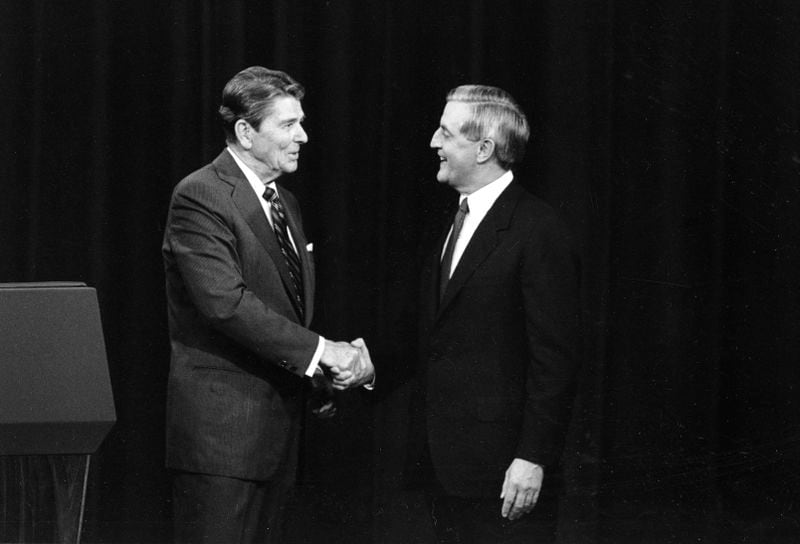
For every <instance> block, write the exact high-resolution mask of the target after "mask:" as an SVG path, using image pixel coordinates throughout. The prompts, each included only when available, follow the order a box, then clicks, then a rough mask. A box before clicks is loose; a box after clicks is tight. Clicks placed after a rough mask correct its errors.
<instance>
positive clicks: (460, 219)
mask: <svg viewBox="0 0 800 544" xmlns="http://www.w3.org/2000/svg"><path fill="white" fill-rule="evenodd" d="M468 213H469V204H467V199H466V198H465V199H464V200H462V201H461V205H460V206H459V207H458V210H457V211H456V216H455V219H453V232H452V233H451V234H450V239H449V240H448V241H447V247H446V248H445V250H444V256H443V257H442V267H441V269H440V273H439V300H440V301H441V300H442V299H443V298H444V292H445V289H447V282H448V281H449V280H450V267H451V266H452V263H453V250H454V249H455V247H456V242H457V241H458V235H459V234H461V227H462V226H463V225H464V217H466V215H467V214H468Z"/></svg>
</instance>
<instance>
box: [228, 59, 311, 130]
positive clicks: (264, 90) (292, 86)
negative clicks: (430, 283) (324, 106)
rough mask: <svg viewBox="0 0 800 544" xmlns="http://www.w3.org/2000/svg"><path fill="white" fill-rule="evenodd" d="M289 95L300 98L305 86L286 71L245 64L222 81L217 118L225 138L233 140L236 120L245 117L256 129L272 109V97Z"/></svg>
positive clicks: (273, 101)
mask: <svg viewBox="0 0 800 544" xmlns="http://www.w3.org/2000/svg"><path fill="white" fill-rule="evenodd" d="M282 96H292V97H294V98H296V99H297V100H303V97H304V96H305V89H303V86H302V85H300V84H299V83H298V82H297V81H295V80H294V79H292V77H291V76H289V74H287V73H285V72H281V71H279V70H270V69H268V68H264V67H263V66H251V67H250V68H245V69H244V70H242V71H241V72H239V73H238V74H236V75H235V76H233V77H232V78H231V79H230V81H228V83H227V84H226V85H225V88H224V89H223V90H222V105H221V106H220V107H219V110H218V112H219V118H220V120H221V121H222V128H223V129H224V130H225V139H226V140H227V141H228V142H229V143H235V142H236V131H235V129H234V126H235V125H236V121H238V120H239V119H244V120H245V121H247V122H248V123H249V124H250V126H252V127H253V128H255V129H256V130H258V128H259V127H260V126H261V122H262V121H263V120H264V118H265V117H267V116H269V114H270V113H272V106H273V104H274V103H275V100H276V99H278V98H280V97H282Z"/></svg>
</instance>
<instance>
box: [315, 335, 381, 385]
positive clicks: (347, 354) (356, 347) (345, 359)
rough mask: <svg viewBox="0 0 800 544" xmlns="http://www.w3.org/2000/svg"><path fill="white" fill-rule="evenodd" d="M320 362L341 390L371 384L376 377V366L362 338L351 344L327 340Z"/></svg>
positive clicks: (324, 370)
mask: <svg viewBox="0 0 800 544" xmlns="http://www.w3.org/2000/svg"><path fill="white" fill-rule="evenodd" d="M319 364H320V368H322V370H323V372H324V373H325V374H326V375H327V376H328V377H329V378H330V380H331V382H332V385H333V388H334V389H338V390H340V391H342V390H344V389H350V388H353V387H358V386H360V385H367V384H370V383H372V381H373V380H374V378H375V367H374V366H372V359H370V356H369V350H368V349H367V345H366V344H365V343H364V340H363V339H362V338H357V339H355V340H353V341H352V342H350V343H349V344H348V343H347V342H332V341H330V340H326V341H325V349H324V351H323V352H322V357H321V358H320V360H319Z"/></svg>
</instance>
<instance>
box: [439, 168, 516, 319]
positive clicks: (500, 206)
mask: <svg viewBox="0 0 800 544" xmlns="http://www.w3.org/2000/svg"><path fill="white" fill-rule="evenodd" d="M521 191H522V190H521V189H520V188H519V187H518V186H517V185H516V184H515V183H512V184H511V185H509V186H508V187H507V188H506V189H505V190H504V191H503V192H502V193H500V196H499V197H497V200H495V202H494V204H493V205H492V207H491V208H490V209H489V212H488V213H487V214H486V216H485V217H484V218H483V221H481V224H480V225H479V226H478V228H477V230H476V231H475V233H474V234H473V235H472V239H470V241H469V244H467V247H466V249H465V250H464V253H463V254H462V255H461V259H460V260H459V261H458V264H457V265H456V269H455V270H454V271H453V276H452V277H451V278H450V281H449V282H448V283H447V290H446V291H445V293H444V298H443V299H442V302H441V304H440V305H439V310H438V312H437V314H436V315H437V318H438V317H439V316H441V315H442V311H443V310H445V309H446V308H447V306H449V305H450V303H451V302H452V301H453V299H454V298H455V297H456V296H457V295H458V293H459V292H460V291H461V290H462V289H463V288H464V287H465V285H466V284H467V282H468V281H469V279H470V277H472V274H473V273H474V272H475V270H476V269H477V268H478V266H480V265H481V263H483V261H485V260H486V258H487V257H488V256H489V255H490V254H491V253H492V251H493V250H494V248H495V247H497V244H498V241H499V239H500V234H499V233H500V232H501V231H503V230H507V229H508V226H509V224H510V223H511V218H512V216H513V214H514V208H515V207H516V205H517V202H518V201H519V198H520V195H521V194H522V193H521ZM439 250H441V247H440V248H439Z"/></svg>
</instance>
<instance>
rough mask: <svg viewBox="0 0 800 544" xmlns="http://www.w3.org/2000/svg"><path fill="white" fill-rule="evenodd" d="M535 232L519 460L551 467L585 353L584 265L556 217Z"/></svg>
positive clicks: (528, 253)
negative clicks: (582, 336)
mask: <svg viewBox="0 0 800 544" xmlns="http://www.w3.org/2000/svg"><path fill="white" fill-rule="evenodd" d="M533 232H534V234H533V235H532V236H531V238H530V239H529V240H528V242H527V244H526V247H525V251H524V256H523V262H522V264H521V272H520V274H521V278H520V279H521V286H522V295H523V303H524V311H525V320H526V334H527V336H528V349H529V354H530V368H529V372H528V376H527V383H526V400H525V410H524V416H523V428H522V434H521V437H520V441H519V445H518V449H517V456H518V457H520V458H522V459H526V460H528V461H532V462H535V463H537V464H540V465H544V466H548V465H553V464H556V463H557V462H558V459H559V457H560V455H561V450H562V448H563V443H564V436H565V434H566V427H567V425H568V422H569V418H570V414H571V409H572V400H573V396H574V389H575V377H576V372H577V369H578V366H579V357H580V354H581V351H582V350H581V347H580V309H579V306H580V302H579V299H580V266H579V261H578V258H577V256H576V253H575V251H574V249H573V246H572V241H571V239H570V237H569V235H568V232H567V230H566V228H565V227H564V226H563V225H562V224H561V223H559V221H558V220H557V219H556V217H555V216H550V217H547V218H545V219H544V223H543V225H541V228H538V229H534V231H533Z"/></svg>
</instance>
